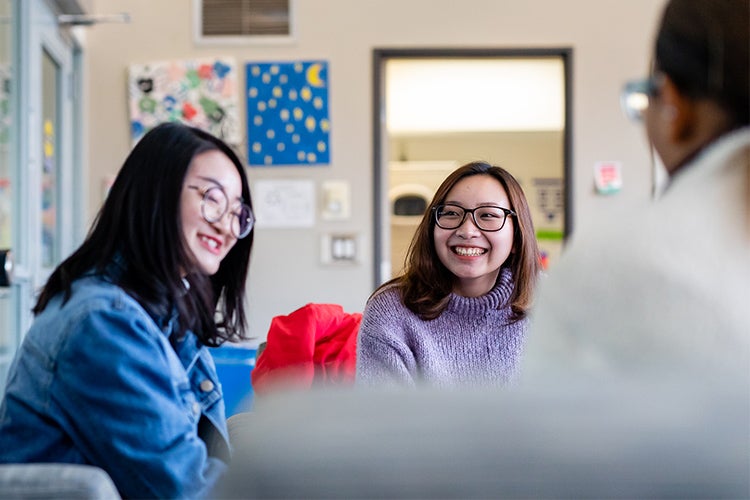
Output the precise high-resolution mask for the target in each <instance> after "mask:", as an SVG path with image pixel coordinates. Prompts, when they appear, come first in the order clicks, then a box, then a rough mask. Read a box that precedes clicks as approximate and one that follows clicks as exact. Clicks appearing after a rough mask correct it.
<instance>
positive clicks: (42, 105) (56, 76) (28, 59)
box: [0, 0, 81, 388]
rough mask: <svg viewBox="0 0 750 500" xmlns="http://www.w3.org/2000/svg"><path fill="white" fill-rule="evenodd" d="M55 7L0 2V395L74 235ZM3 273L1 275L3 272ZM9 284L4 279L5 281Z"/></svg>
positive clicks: (63, 59) (70, 83)
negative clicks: (39, 297) (0, 259)
mask: <svg viewBox="0 0 750 500" xmlns="http://www.w3.org/2000/svg"><path fill="white" fill-rule="evenodd" d="M58 7H59V5H58V3H52V2H47V1H45V0H24V1H21V0H0V18H2V19H3V20H8V21H10V22H8V23H5V22H3V23H2V24H0V41H2V42H4V43H0V46H2V47H4V49H3V50H1V51H0V83H1V84H2V91H1V92H0V251H2V255H3V256H4V257H5V258H6V260H5V262H4V264H5V265H4V269H3V271H7V270H9V266H7V264H8V263H9V260H8V253H7V251H8V250H10V256H11V257H12V262H13V265H12V272H11V273H10V274H11V276H9V277H7V276H5V275H4V276H3V280H2V284H0V388H1V387H3V386H4V385H5V376H6V373H7V370H8V367H9V365H10V363H11V360H12V359H13V356H14V354H15V351H16V349H17V348H18V345H19V344H20V342H21V339H22V336H23V334H24V333H25V332H26V330H27V329H28V327H29V326H30V324H31V319H32V317H31V308H32V307H33V302H34V297H35V294H36V292H37V291H38V289H39V287H40V286H41V285H42V284H44V282H45V281H46V280H47V277H48V276H49V273H50V272H51V271H52V270H53V269H54V268H55V266H56V265H57V264H59V263H60V261H61V260H62V258H63V257H64V256H66V255H67V254H69V253H70V252H71V251H72V249H73V246H74V244H75V242H76V241H77V240H78V239H79V238H80V234H79V232H80V231H79V229H78V226H79V224H78V222H77V221H78V220H80V219H81V215H80V213H79V209H80V206H81V205H80V202H79V201H77V198H80V196H77V192H78V190H77V189H76V188H77V187H78V186H80V172H79V170H78V169H76V168H75V167H74V159H75V158H76V157H77V156H78V154H79V146H78V144H79V142H78V141H79V139H80V137H79V132H78V130H79V127H76V125H78V123H77V120H76V117H77V116H79V113H80V104H79V103H78V102H77V101H76V95H77V94H78V92H76V90H77V88H75V81H76V78H75V76H76V69H75V67H74V66H75V62H76V59H77V57H80V55H79V53H78V50H79V49H78V47H77V44H76V43H75V41H74V40H73V39H72V37H71V36H70V34H69V33H67V32H66V31H65V30H63V29H60V27H59V25H58V18H57V15H58V14H61V13H62V12H61V11H60V10H59V8H58ZM6 274H8V273H7V272H6ZM8 278H10V279H8Z"/></svg>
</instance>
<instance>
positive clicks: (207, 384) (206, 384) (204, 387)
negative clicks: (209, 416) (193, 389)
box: [201, 379, 214, 392]
mask: <svg viewBox="0 0 750 500" xmlns="http://www.w3.org/2000/svg"><path fill="white" fill-rule="evenodd" d="M213 390H214V383H213V382H211V381H210V380H208V379H206V380H204V381H203V382H201V391H203V392H211V391H213Z"/></svg>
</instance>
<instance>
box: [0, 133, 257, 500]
mask: <svg viewBox="0 0 750 500" xmlns="http://www.w3.org/2000/svg"><path fill="white" fill-rule="evenodd" d="M253 223H254V217H253V212H252V208H251V202H250V190H249V187H248V182H247V178H246V175H245V171H244V168H243V165H242V163H241V162H240V160H239V158H238V157H237V156H236V154H235V153H234V152H233V151H232V150H231V149H230V148H229V147H228V146H227V145H226V144H225V143H224V142H222V141H221V140H219V139H217V138H215V137H213V136H211V135H209V134H207V133H205V132H202V131H200V130H198V129H195V128H191V127H187V126H185V125H181V124H177V123H168V124H162V125H159V126H157V127H155V128H154V129H152V130H151V131H150V132H148V133H147V134H146V135H145V136H144V137H143V138H142V139H141V140H140V141H139V142H138V144H136V146H135V148H134V149H133V151H132V152H131V153H130V155H129V156H128V158H127V159H126V160H125V163H124V165H123V166H122V169H121V170H120V172H119V174H118V175H117V178H116V179H115V182H114V184H113V186H112V188H111V190H110V192H109V194H108V196H107V199H106V201H105V203H104V206H103V207H102V209H101V210H100V212H99V214H98V216H97V218H96V221H95V222H94V225H93V227H92V228H91V230H90V232H89V234H88V236H87V237H86V240H85V241H84V242H83V244H82V245H81V246H80V247H79V248H78V249H77V250H76V251H75V252H74V253H73V254H72V255H71V256H70V257H68V258H67V259H66V260H65V261H64V262H63V263H62V264H60V265H59V266H58V267H57V269H55V270H54V272H53V273H52V275H51V276H50V277H49V280H48V281H47V284H46V285H45V286H44V288H43V290H42V292H41V295H40V296H39V299H38V301H37V303H36V306H35V307H34V313H35V315H36V318H35V321H34V323H33V324H32V326H31V329H30V330H29V332H28V333H27V334H26V336H25V337H24V340H23V343H22V345H21V347H20V349H19V350H18V352H17V354H16V358H15V360H14V362H13V364H12V366H11V369H10V372H9V374H8V383H7V387H6V392H5V396H4V398H3V401H2V405H1V406H0V462H3V463H26V462H57V463H71V464H88V465H95V466H98V467H100V468H102V469H103V470H104V471H106V472H107V473H108V474H109V476H110V477H111V478H112V480H113V482H114V483H115V485H116V486H117V488H118V490H119V492H120V494H121V495H122V496H123V497H131V498H182V497H187V498H195V497H201V496H206V495H207V494H209V492H210V491H211V489H212V488H213V487H214V485H215V483H216V481H217V479H218V478H219V477H220V475H221V474H222V473H223V472H224V471H225V469H226V462H227V460H228V455H229V441H228V435H227V428H226V416H225V411H224V403H223V399H222V394H221V389H220V384H219V380H218V377H217V374H216V368H215V366H214V362H213V359H212V357H211V355H210V353H209V352H208V350H207V348H206V346H216V345H219V344H221V343H222V342H224V341H226V340H236V339H240V338H243V337H244V330H245V306H244V297H245V279H246V275H247V269H248V265H249V259H250V250H251V247H252V242H253ZM207 443H211V446H210V447H209V446H207Z"/></svg>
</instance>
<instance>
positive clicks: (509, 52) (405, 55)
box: [372, 47, 573, 287]
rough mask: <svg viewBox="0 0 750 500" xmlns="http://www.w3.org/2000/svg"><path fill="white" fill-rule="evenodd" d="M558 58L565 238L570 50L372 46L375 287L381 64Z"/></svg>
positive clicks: (379, 236) (569, 193) (377, 275)
mask: <svg viewBox="0 0 750 500" xmlns="http://www.w3.org/2000/svg"><path fill="white" fill-rule="evenodd" d="M534 57H540V58H541V57H560V58H561V59H562V61H563V71H564V80H563V81H564V85H565V130H564V132H563V148H564V151H563V177H564V178H563V186H564V192H563V204H564V207H565V214H564V217H563V236H564V239H566V240H567V238H568V236H569V235H570V233H571V232H572V228H573V213H572V210H573V204H572V200H573V179H572V177H573V176H572V166H573V153H572V137H573V116H572V115H573V112H572V110H573V87H572V72H573V49H572V48H568V47H559V48H528V49H523V48H514V49H503V48H400V49H399V48H388V49H377V48H376V49H373V52H372V88H373V101H372V106H373V107H372V118H373V123H372V129H373V130H372V133H373V142H372V144H373V150H372V164H373V195H374V196H373V214H374V217H373V222H374V233H373V244H374V246H375V248H374V250H375V251H374V252H373V281H374V286H375V287H377V286H378V285H379V284H380V283H381V282H382V279H381V278H382V277H381V263H382V259H383V251H382V247H383V245H382V243H383V216H382V210H383V205H382V200H383V183H382V177H383V176H382V172H381V168H382V165H383V133H384V128H385V78H384V76H385V75H384V73H385V72H384V67H385V62H386V61H387V60H388V59H428V58H434V59H450V58H457V59H465V58H472V59H477V58H487V59H490V58H527V59H528V58H534Z"/></svg>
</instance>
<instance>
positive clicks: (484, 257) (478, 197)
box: [433, 174, 515, 297]
mask: <svg viewBox="0 0 750 500" xmlns="http://www.w3.org/2000/svg"><path fill="white" fill-rule="evenodd" d="M443 203H450V204H453V205H459V206H461V207H463V208H467V209H473V208H477V207H481V206H487V205H492V206H499V207H503V208H511V206H510V200H509V199H508V194H507V193H506V192H505V188H503V185H502V184H501V183H500V181H498V180H497V179H495V178H494V177H492V176H491V175H484V174H478V175H471V176H468V177H464V178H463V179H461V180H460V181H458V182H457V183H456V185H455V186H453V188H452V189H451V190H450V191H448V194H447V196H446V197H445V200H444V201H443ZM514 230H515V228H514V220H513V218H512V217H508V219H507V220H506V222H505V226H503V228H502V229H501V230H500V231H495V232H487V231H481V230H480V229H479V228H478V227H477V226H476V225H475V224H474V221H473V219H472V218H471V215H469V214H468V213H467V214H466V218H465V219H464V221H463V223H462V224H461V225H460V226H459V227H457V228H456V229H442V228H441V227H439V226H437V225H435V232H434V236H433V238H434V242H435V249H436V251H437V254H438V258H439V259H440V262H442V263H443V265H444V266H445V267H446V268H448V270H449V271H450V272H451V273H453V274H454V275H455V282H454V285H453V292H454V293H456V294H458V295H462V296H464V297H478V296H480V295H484V294H485V293H487V292H489V291H490V290H492V287H493V286H495V282H496V280H497V276H498V274H499V273H500V267H501V266H502V265H503V263H504V262H505V260H506V259H507V258H508V256H509V255H510V253H511V250H512V249H513V235H514Z"/></svg>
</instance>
